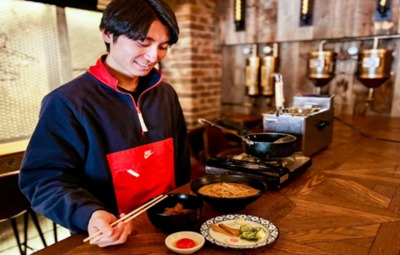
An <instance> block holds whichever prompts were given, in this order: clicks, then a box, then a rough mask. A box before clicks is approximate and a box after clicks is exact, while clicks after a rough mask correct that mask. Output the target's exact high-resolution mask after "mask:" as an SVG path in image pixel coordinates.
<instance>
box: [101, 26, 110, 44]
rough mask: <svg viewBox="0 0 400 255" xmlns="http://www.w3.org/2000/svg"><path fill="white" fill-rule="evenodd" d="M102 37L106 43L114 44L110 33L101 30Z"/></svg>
mask: <svg viewBox="0 0 400 255" xmlns="http://www.w3.org/2000/svg"><path fill="white" fill-rule="evenodd" d="M101 35H102V36H103V40H104V42H106V43H110V42H112V34H111V33H109V32H105V31H104V29H102V30H101Z"/></svg>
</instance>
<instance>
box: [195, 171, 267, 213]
mask: <svg viewBox="0 0 400 255" xmlns="http://www.w3.org/2000/svg"><path fill="white" fill-rule="evenodd" d="M219 182H233V183H241V184H245V185H248V186H251V187H253V188H255V189H258V190H260V192H258V193H257V194H255V195H252V196H247V197H238V198H221V197H212V196H207V195H203V194H200V193H199V192H198V190H199V189H200V188H201V187H203V186H204V185H207V184H211V183H219ZM190 188H191V190H192V191H193V192H194V193H195V194H196V195H197V196H199V197H201V198H202V199H203V200H204V201H205V202H207V203H208V204H210V205H211V206H212V207H213V209H215V210H217V211H223V212H236V211H240V210H243V209H244V208H245V207H246V206H248V205H249V204H251V203H253V202H254V201H255V200H257V199H258V198H259V197H260V196H262V195H263V194H264V192H265V191H266V190H267V184H266V183H265V182H264V180H262V179H261V178H257V177H253V176H250V175H233V174H216V175H206V176H204V177H201V178H199V179H196V180H194V181H192V183H191V184H190Z"/></svg>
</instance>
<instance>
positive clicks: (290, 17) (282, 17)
mask: <svg viewBox="0 0 400 255" xmlns="http://www.w3.org/2000/svg"><path fill="white" fill-rule="evenodd" d="M299 13H300V0H299V1H293V0H280V1H279V4H278V27H277V30H278V31H277V38H276V40H277V41H297V40H311V39H312V38H313V33H314V32H313V31H314V29H313V27H312V26H305V27H300V26H299Z"/></svg>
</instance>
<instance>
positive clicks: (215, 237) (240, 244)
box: [200, 214, 279, 249]
mask: <svg viewBox="0 0 400 255" xmlns="http://www.w3.org/2000/svg"><path fill="white" fill-rule="evenodd" d="M238 219H244V220H245V221H247V222H249V223H250V224H251V225H253V227H262V228H264V229H265V230H266V231H267V233H268V235H267V236H266V237H265V238H263V239H261V240H258V241H257V242H252V241H247V240H243V239H240V237H230V236H227V235H224V234H221V233H218V232H216V231H214V230H213V229H211V226H210V225H211V224H218V223H224V224H225V225H227V226H230V227H233V228H239V226H240V225H239V224H238V223H237V220H238ZM200 233H201V234H202V235H203V236H204V238H205V239H206V240H208V241H210V242H211V243H214V244H216V245H219V246H222V247H226V248H235V249H253V248H257V247H261V246H265V245H268V244H271V243H273V242H274V241H275V240H276V239H277V238H278V236H279V230H278V228H277V227H276V226H275V225H274V224H273V223H272V222H270V221H268V220H266V219H263V218H260V217H257V216H252V215H244V214H228V215H222V216H218V217H215V218H211V219H209V220H207V221H206V222H204V223H203V224H202V225H201V228H200Z"/></svg>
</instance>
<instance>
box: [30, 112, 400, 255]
mask: <svg viewBox="0 0 400 255" xmlns="http://www.w3.org/2000/svg"><path fill="white" fill-rule="evenodd" d="M343 118H345V119H346V121H348V122H350V123H352V124H353V125H355V126H356V127H358V128H360V129H361V130H363V131H364V132H367V133H368V134H370V135H373V136H377V137H385V138H387V139H395V140H400V119H389V118H384V117H369V116H368V117H343ZM312 160H313V164H312V166H311V167H309V168H308V169H307V170H306V171H305V172H304V173H303V174H302V175H300V176H299V177H298V178H296V179H294V180H292V181H290V183H289V184H288V185H286V186H284V187H283V188H281V189H279V190H272V191H268V192H267V193H265V195H263V196H262V197H261V198H260V199H259V200H257V201H256V202H254V203H253V204H251V205H250V206H248V207H247V208H246V209H244V210H243V211H241V212H240V213H242V214H252V215H256V216H260V217H263V218H265V219H268V220H270V221H272V222H273V223H274V224H275V225H276V226H277V227H278V228H279V230H280V236H279V238H278V239H277V240H276V242H275V243H274V244H272V245H270V246H265V247H261V248H258V249H254V250H233V249H225V248H221V247H218V246H216V245H214V244H211V243H207V242H206V244H205V246H204V247H203V248H202V249H201V250H200V251H198V252H197V253H196V254H308V255H309V254H324V255H329V254H332V255H333V254H335V255H338V254H345V255H352V254H355V255H366V254H370V255H371V254H384V255H391V254H393V255H398V254H400V143H393V142H383V141H379V140H374V139H369V138H366V137H364V136H362V135H360V134H358V133H356V132H355V131H353V130H352V129H351V128H349V127H348V126H346V125H344V124H343V123H342V122H340V121H338V120H335V122H334V134H333V141H332V143H331V144H330V145H329V146H328V148H326V149H325V150H323V151H321V152H319V153H318V154H317V155H314V156H313V157H312ZM174 192H190V190H189V187H188V185H186V186H183V187H181V188H179V189H177V190H175V191H174ZM217 215H220V213H218V212H214V211H213V210H212V209H211V208H210V207H209V206H208V205H206V206H205V208H204V213H203V220H206V219H208V218H210V217H214V216H217ZM135 229H136V230H137V232H138V233H137V234H135V235H133V236H131V237H130V239H129V240H128V242H127V243H126V244H124V245H120V246H115V247H107V248H99V247H97V246H93V245H90V244H87V243H83V242H82V240H83V239H84V238H85V237H86V236H85V235H74V236H71V237H69V238H67V239H65V240H63V241H61V242H59V243H57V244H54V245H52V246H50V247H48V248H46V249H43V250H41V251H39V252H37V253H35V254H36V255H46V254H49V255H54V254H57V255H61V254H63V255H67V254H71V255H72V254H74V255H83V254H96V255H103V254H112V255H118V254H123V255H128V254H129V255H132V254H174V253H172V252H170V251H169V250H168V249H167V248H166V246H165V245H164V239H165V237H166V236H167V235H166V234H164V233H161V232H160V231H158V230H157V229H156V228H155V227H153V226H152V225H151V223H150V222H149V220H148V218H147V216H146V214H142V215H141V216H140V217H138V218H136V219H135Z"/></svg>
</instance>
